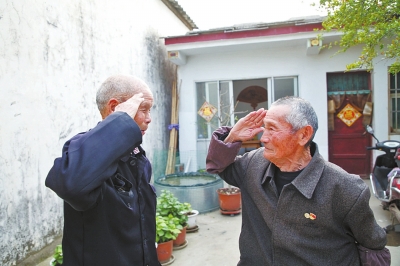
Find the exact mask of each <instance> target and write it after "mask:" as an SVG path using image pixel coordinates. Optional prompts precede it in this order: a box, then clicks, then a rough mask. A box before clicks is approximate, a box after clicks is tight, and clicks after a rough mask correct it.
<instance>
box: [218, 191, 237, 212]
mask: <svg viewBox="0 0 400 266" xmlns="http://www.w3.org/2000/svg"><path fill="white" fill-rule="evenodd" d="M217 193H218V199H219V207H220V209H221V213H222V214H238V213H240V212H241V210H242V197H241V192H240V189H239V188H236V187H235V188H220V189H217Z"/></svg>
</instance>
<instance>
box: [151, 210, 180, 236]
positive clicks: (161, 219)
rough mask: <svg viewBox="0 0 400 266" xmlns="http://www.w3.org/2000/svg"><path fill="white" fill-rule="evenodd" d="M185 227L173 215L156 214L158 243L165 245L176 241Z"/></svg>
mask: <svg viewBox="0 0 400 266" xmlns="http://www.w3.org/2000/svg"><path fill="white" fill-rule="evenodd" d="M182 229H183V227H182V226H181V225H180V224H179V220H178V219H177V218H176V217H173V216H172V215H168V216H161V215H160V213H158V212H157V214H156V242H157V243H164V242H168V241H170V240H175V239H176V237H177V236H178V234H179V233H180V232H181V230H182Z"/></svg>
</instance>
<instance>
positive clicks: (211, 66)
mask: <svg viewBox="0 0 400 266" xmlns="http://www.w3.org/2000/svg"><path fill="white" fill-rule="evenodd" d="M336 51H337V50H335V49H329V50H322V51H321V52H320V54H318V55H314V56H307V55H306V44H305V43H304V46H293V47H278V48H269V49H259V50H248V51H237V52H226V53H218V54H215V53H212V54H211V53H209V54H207V53H204V54H201V55H194V56H190V57H188V61H187V64H186V65H182V66H179V69H178V75H179V79H182V89H181V94H180V97H181V98H180V107H179V108H180V116H179V123H180V130H179V140H180V143H182V142H185V143H187V145H181V146H180V150H181V152H184V151H187V150H191V149H194V147H196V142H197V139H196V134H195V133H194V132H197V131H196V120H197V110H196V98H195V97H196V94H195V83H196V82H204V81H214V80H240V79H256V78H266V77H274V76H275V77H278V76H298V84H299V96H300V97H302V98H305V99H306V100H308V101H310V102H311V104H312V105H313V107H314V108H315V110H316V112H317V115H318V120H319V129H318V131H317V134H316V136H315V141H316V142H317V143H318V145H319V149H320V153H321V154H322V156H323V157H324V158H326V159H328V125H327V124H328V121H327V81H326V74H327V73H328V72H340V71H344V70H345V66H346V64H348V63H351V62H353V61H354V60H356V59H357V57H358V56H359V53H360V51H359V50H358V49H351V50H349V51H347V52H346V53H345V54H338V55H336V56H332V55H333V54H334V53H335V52H336ZM377 67H378V68H379V70H378V69H377V70H376V71H375V74H374V76H373V77H375V78H374V83H373V87H374V88H377V87H378V84H379V88H380V90H379V93H376V92H375V96H374V97H375V108H374V113H375V117H377V116H378V117H379V116H380V117H384V118H386V120H387V74H386V72H385V71H386V68H385V69H383V67H382V66H380V65H379V66H377ZM383 79H386V81H385V82H386V84H385V82H382V81H383ZM374 88H373V89H374ZM381 90H382V91H385V93H386V94H385V93H382V95H380V91H381ZM377 94H379V96H378V95H377ZM375 123H376V122H375ZM382 127H384V128H385V129H386V130H383V128H382V129H379V130H377V133H378V132H379V134H382V135H385V133H386V135H387V121H385V122H384V123H382ZM382 139H383V138H382ZM204 159H205V158H204ZM193 167H195V166H193ZM192 170H193V169H192ZM194 170H196V169H194Z"/></svg>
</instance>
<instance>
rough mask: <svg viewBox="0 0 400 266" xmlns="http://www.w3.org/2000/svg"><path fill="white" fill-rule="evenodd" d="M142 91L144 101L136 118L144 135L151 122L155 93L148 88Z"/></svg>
mask: <svg viewBox="0 0 400 266" xmlns="http://www.w3.org/2000/svg"><path fill="white" fill-rule="evenodd" d="M142 92H143V98H144V101H143V102H142V103H141V104H140V106H139V109H138V110H137V113H136V115H135V118H134V120H135V122H136V123H137V124H138V126H139V128H140V130H141V131H142V135H144V134H145V132H146V130H147V128H148V127H149V124H150V122H151V117H150V109H151V107H152V106H153V94H152V93H151V91H150V90H148V89H144V90H142Z"/></svg>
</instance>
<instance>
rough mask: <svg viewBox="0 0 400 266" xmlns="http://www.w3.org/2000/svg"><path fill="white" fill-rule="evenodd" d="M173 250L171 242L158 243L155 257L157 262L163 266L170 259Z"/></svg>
mask: <svg viewBox="0 0 400 266" xmlns="http://www.w3.org/2000/svg"><path fill="white" fill-rule="evenodd" d="M172 250H173V240H170V241H168V242H163V243H158V245H157V257H158V261H159V262H160V263H161V264H163V263H166V262H168V261H169V260H170V259H171V256H172Z"/></svg>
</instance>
